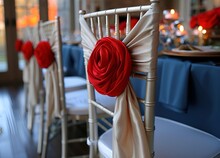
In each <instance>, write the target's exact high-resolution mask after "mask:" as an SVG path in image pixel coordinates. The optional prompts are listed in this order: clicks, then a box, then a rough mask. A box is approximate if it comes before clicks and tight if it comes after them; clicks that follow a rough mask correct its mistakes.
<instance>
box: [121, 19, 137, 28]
mask: <svg viewBox="0 0 220 158" xmlns="http://www.w3.org/2000/svg"><path fill="white" fill-rule="evenodd" d="M137 22H138V19H136V18H131V24H130V27H131V29H132V28H133V27H134V26H135V25H136V23H137ZM125 28H126V21H122V22H120V24H119V29H120V30H125Z"/></svg>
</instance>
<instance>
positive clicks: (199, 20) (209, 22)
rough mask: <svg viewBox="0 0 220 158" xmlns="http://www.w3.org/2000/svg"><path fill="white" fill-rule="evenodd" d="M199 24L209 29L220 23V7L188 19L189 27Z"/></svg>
mask: <svg viewBox="0 0 220 158" xmlns="http://www.w3.org/2000/svg"><path fill="white" fill-rule="evenodd" d="M198 25H201V26H202V27H203V28H205V29H211V28H213V27H215V26H219V25H220V7H219V8H215V9H213V10H209V11H206V12H203V13H200V14H198V15H196V16H193V17H192V18H191V20H190V27H191V28H195V27H196V26H198Z"/></svg>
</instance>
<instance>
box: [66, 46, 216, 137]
mask: <svg viewBox="0 0 220 158" xmlns="http://www.w3.org/2000/svg"><path fill="white" fill-rule="evenodd" d="M62 54H63V66H64V70H65V72H66V75H76V76H77V75H78V76H82V77H86V75H85V66H84V59H83V49H82V48H81V47H80V46H76V45H66V44H63V47H62ZM219 54H220V52H219ZM130 81H131V83H132V85H133V88H134V91H135V92H136V94H137V95H138V96H139V97H144V96H145V93H144V86H146V84H145V81H143V80H140V79H136V78H132V77H131V78H130ZM140 107H141V111H143V107H142V105H140ZM155 114H156V115H157V116H161V117H165V118H169V119H172V120H175V121H178V122H181V123H184V124H186V125H189V126H192V127H195V128H198V129H201V130H203V131H205V132H208V133H210V134H212V135H214V136H216V137H218V138H220V126H219V123H220V55H219V56H215V57H212V56H210V57H209V56H206V57H199V56H196V57H192V56H175V55H167V54H165V53H162V54H159V57H158V61H157V82H156V105H155Z"/></svg>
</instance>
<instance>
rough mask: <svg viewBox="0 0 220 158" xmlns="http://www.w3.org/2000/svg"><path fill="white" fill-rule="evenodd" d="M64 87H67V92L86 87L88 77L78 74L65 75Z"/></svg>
mask: <svg viewBox="0 0 220 158" xmlns="http://www.w3.org/2000/svg"><path fill="white" fill-rule="evenodd" d="M64 88H65V92H69V91H73V90H78V89H85V88H86V79H84V78H82V77H78V76H65V77H64Z"/></svg>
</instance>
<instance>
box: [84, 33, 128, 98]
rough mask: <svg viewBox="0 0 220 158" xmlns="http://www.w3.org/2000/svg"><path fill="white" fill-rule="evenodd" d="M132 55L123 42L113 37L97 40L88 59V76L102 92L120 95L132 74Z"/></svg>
mask: <svg viewBox="0 0 220 158" xmlns="http://www.w3.org/2000/svg"><path fill="white" fill-rule="evenodd" d="M131 66H132V63H131V56H130V53H129V51H128V49H127V47H126V46H125V44H124V43H123V42H121V41H120V40H117V39H114V38H112V37H105V38H102V39H100V40H98V41H97V43H96V45H95V48H94V49H93V51H92V54H91V56H90V59H89V61H88V67H87V68H88V69H87V71H88V78H89V81H90V83H91V84H92V85H93V86H94V88H95V89H96V90H97V91H98V92H99V93H101V94H104V95H108V96H119V95H120V94H121V93H122V92H123V91H124V89H125V88H126V86H127V84H128V81H129V76H130V74H131Z"/></svg>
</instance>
